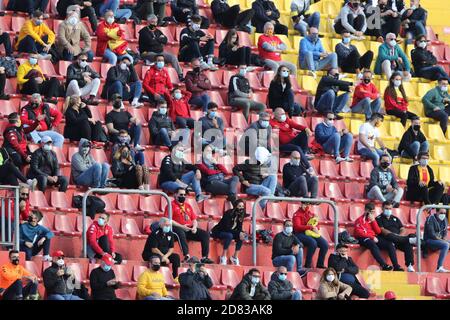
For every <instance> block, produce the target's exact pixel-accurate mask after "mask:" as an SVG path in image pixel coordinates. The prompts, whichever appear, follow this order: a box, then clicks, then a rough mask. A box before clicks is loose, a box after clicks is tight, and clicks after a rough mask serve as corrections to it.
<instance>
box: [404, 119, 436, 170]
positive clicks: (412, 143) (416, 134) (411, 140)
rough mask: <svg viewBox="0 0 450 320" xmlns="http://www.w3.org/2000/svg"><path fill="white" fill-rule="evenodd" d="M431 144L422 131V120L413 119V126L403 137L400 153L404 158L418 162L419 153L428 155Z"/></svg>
mask: <svg viewBox="0 0 450 320" xmlns="http://www.w3.org/2000/svg"><path fill="white" fill-rule="evenodd" d="M429 148H430V147H429V143H428V141H427V138H426V137H425V135H424V134H423V132H422V130H420V118H419V117H417V116H416V117H413V118H411V126H410V127H409V128H408V130H406V131H405V133H404V134H403V136H402V139H401V140H400V144H399V146H398V153H399V154H400V155H401V156H402V157H403V158H410V159H413V160H414V161H417V160H418V159H417V156H418V154H419V153H427V152H428V150H429Z"/></svg>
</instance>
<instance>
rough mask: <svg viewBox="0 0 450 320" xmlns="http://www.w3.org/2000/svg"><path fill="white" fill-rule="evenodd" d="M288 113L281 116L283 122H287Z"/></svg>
mask: <svg viewBox="0 0 450 320" xmlns="http://www.w3.org/2000/svg"><path fill="white" fill-rule="evenodd" d="M286 118H287V117H286V115H285V114H283V115H282V116H281V117H280V121H281V122H285V121H286Z"/></svg>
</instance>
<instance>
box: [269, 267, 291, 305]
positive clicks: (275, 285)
mask: <svg viewBox="0 0 450 320" xmlns="http://www.w3.org/2000/svg"><path fill="white" fill-rule="evenodd" d="M293 288H294V286H293V285H292V283H291V282H290V281H289V280H284V281H281V280H280V279H278V272H274V273H272V276H271V277H270V282H269V285H268V289H269V293H270V297H271V298H272V300H291V298H292V289H293Z"/></svg>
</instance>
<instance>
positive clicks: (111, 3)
mask: <svg viewBox="0 0 450 320" xmlns="http://www.w3.org/2000/svg"><path fill="white" fill-rule="evenodd" d="M119 3H120V1H119V0H105V1H101V2H98V1H94V6H95V11H96V12H97V15H98V16H104V15H105V14H106V13H107V12H108V11H112V12H113V14H114V17H115V18H116V19H118V20H119V21H120V22H121V23H125V22H126V21H127V19H130V17H131V15H132V14H133V12H132V11H131V10H130V9H119Z"/></svg>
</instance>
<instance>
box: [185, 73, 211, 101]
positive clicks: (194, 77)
mask: <svg viewBox="0 0 450 320" xmlns="http://www.w3.org/2000/svg"><path fill="white" fill-rule="evenodd" d="M185 83H186V90H188V91H190V92H191V93H192V97H198V96H201V95H202V94H205V91H206V90H211V81H209V79H208V76H207V75H206V74H205V73H204V72H202V71H201V72H200V73H196V72H194V71H188V73H186V77H185Z"/></svg>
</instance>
